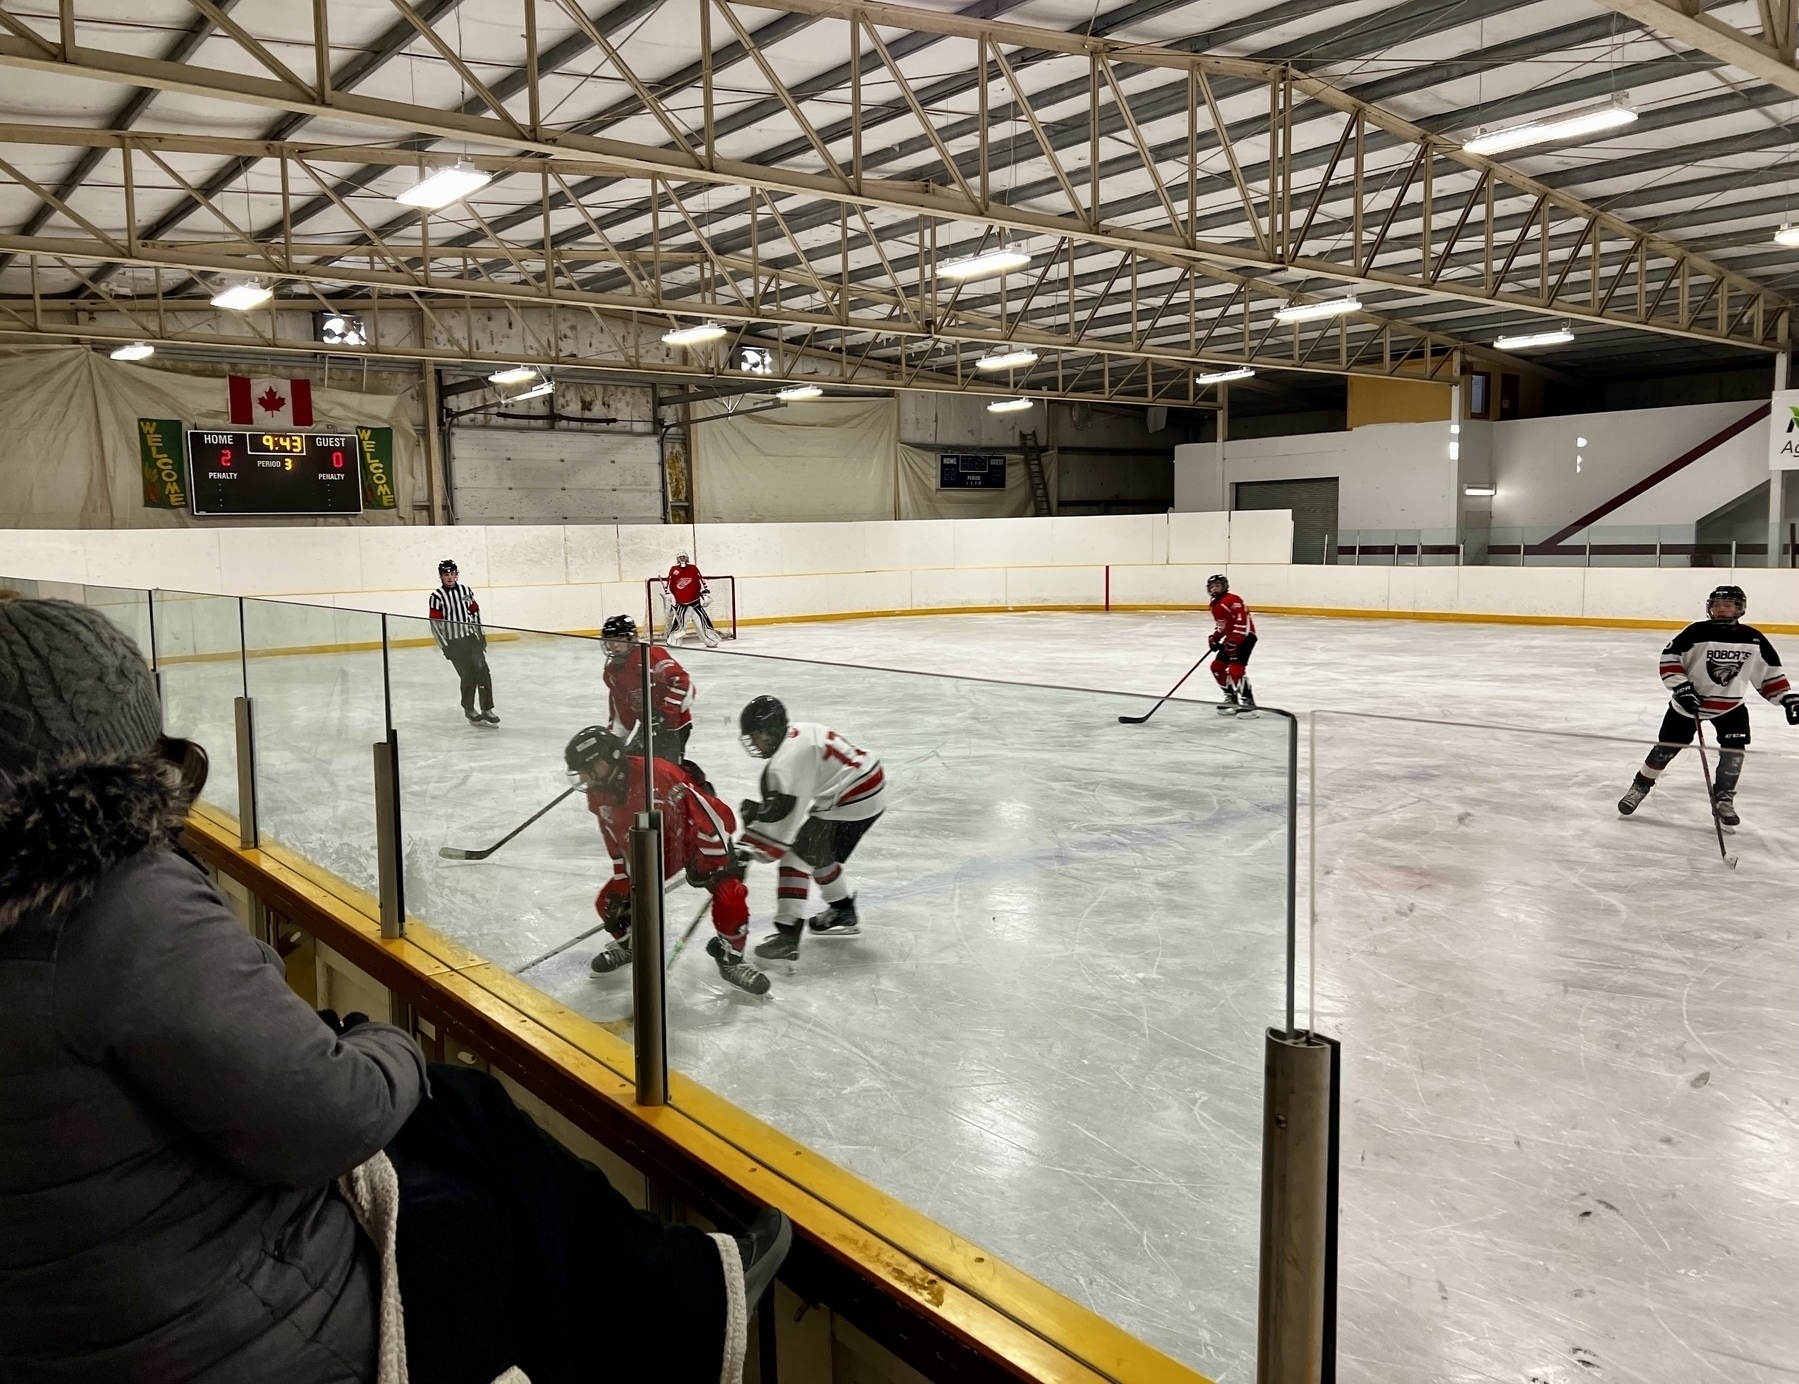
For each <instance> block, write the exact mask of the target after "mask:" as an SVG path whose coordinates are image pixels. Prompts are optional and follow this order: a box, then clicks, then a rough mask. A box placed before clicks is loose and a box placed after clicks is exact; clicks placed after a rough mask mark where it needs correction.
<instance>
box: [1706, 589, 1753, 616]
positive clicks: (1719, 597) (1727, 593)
mask: <svg viewBox="0 0 1799 1384" xmlns="http://www.w3.org/2000/svg"><path fill="white" fill-rule="evenodd" d="M1719 601H1735V602H1736V603H1737V613H1736V614H1735V615H1734V616H1730V617H1728V618H1730V619H1734V620H1740V619H1742V618H1743V617H1744V616H1745V615H1747V614H1748V613H1749V597H1748V595H1747V594H1746V593H1745V592H1744V591H1743V588H1742V587H1740V586H1714V587H1713V588H1712V593H1711V595H1709V596H1707V597H1706V598H1705V613H1706V616H1707V617H1708V618H1710V619H1714V620H1715V619H1717V618H1718V617H1717V616H1715V615H1713V614H1712V607H1713V606H1714V605H1716V604H1717V603H1718V602H1719Z"/></svg>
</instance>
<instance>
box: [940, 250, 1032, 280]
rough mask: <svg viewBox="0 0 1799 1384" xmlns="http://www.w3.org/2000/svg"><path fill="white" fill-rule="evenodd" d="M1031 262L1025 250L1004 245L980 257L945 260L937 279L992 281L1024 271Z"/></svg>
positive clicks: (966, 256) (985, 252)
mask: <svg viewBox="0 0 1799 1384" xmlns="http://www.w3.org/2000/svg"><path fill="white" fill-rule="evenodd" d="M1030 262H1031V257H1030V256H1029V255H1027V254H1026V253H1025V252H1024V251H1023V250H1016V249H1013V248H1012V247H1011V246H1009V245H1002V246H1001V247H1000V248H999V249H997V250H985V251H983V252H982V253H980V254H978V255H965V256H963V257H962V258H961V259H953V260H945V261H944V262H943V263H942V264H940V265H938V266H937V277H938V278H940V279H958V280H959V279H991V278H992V277H993V276H994V275H995V274H1010V273H1011V272H1012V271H1013V270H1014V269H1023V268H1024V267H1025V265H1027V264H1029V263H1030Z"/></svg>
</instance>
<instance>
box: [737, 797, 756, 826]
mask: <svg viewBox="0 0 1799 1384" xmlns="http://www.w3.org/2000/svg"><path fill="white" fill-rule="evenodd" d="M761 815H762V804H761V803H759V802H757V801H756V800H755V799H754V798H745V799H744V800H743V802H742V803H741V804H739V805H738V808H737V820H738V821H739V822H741V823H743V825H744V826H746V827H747V826H748V825H749V824H750V823H751V822H753V821H755V820H756V819H757V818H759V817H760V816H761Z"/></svg>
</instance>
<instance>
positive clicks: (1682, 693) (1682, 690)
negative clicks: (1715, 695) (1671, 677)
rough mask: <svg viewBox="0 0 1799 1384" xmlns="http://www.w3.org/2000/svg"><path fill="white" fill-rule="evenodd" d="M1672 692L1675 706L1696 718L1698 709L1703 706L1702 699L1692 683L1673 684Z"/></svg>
mask: <svg viewBox="0 0 1799 1384" xmlns="http://www.w3.org/2000/svg"><path fill="white" fill-rule="evenodd" d="M1673 691H1674V705H1675V706H1677V707H1679V708H1680V709H1681V710H1682V711H1684V712H1686V714H1687V715H1689V716H1697V715H1698V714H1699V708H1700V706H1701V705H1703V703H1704V698H1702V697H1701V696H1700V695H1699V692H1698V690H1697V689H1696V688H1695V687H1694V686H1693V684H1692V683H1690V682H1677V683H1675V684H1674V689H1673Z"/></svg>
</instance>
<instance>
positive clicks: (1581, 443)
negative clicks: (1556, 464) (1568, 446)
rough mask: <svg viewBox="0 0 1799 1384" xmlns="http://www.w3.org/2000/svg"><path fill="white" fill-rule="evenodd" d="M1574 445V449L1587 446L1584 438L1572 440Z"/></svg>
mask: <svg viewBox="0 0 1799 1384" xmlns="http://www.w3.org/2000/svg"><path fill="white" fill-rule="evenodd" d="M1574 445H1575V446H1576V447H1584V446H1586V445H1587V440H1586V438H1584V437H1577V438H1575V439H1574Z"/></svg>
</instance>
